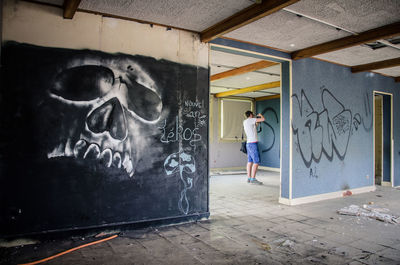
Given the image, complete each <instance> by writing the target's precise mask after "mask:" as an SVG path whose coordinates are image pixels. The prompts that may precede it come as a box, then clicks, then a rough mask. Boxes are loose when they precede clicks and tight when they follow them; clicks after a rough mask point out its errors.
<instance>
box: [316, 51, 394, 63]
mask: <svg viewBox="0 0 400 265" xmlns="http://www.w3.org/2000/svg"><path fill="white" fill-rule="evenodd" d="M396 57H400V50H398V49H395V48H390V47H385V48H380V49H376V50H373V49H371V48H370V47H367V46H354V47H351V48H347V49H343V50H338V51H334V52H330V53H325V54H321V55H318V56H315V58H319V59H323V60H327V61H330V62H335V63H338V64H344V65H348V66H354V65H360V64H367V63H371V62H377V61H383V60H388V59H392V58H396Z"/></svg>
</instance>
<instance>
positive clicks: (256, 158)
mask: <svg viewBox="0 0 400 265" xmlns="http://www.w3.org/2000/svg"><path fill="white" fill-rule="evenodd" d="M246 148H247V162H250V163H255V164H260V153H259V152H258V144H257V143H247V144H246Z"/></svg>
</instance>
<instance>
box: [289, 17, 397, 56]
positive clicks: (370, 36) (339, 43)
mask: <svg viewBox="0 0 400 265" xmlns="http://www.w3.org/2000/svg"><path fill="white" fill-rule="evenodd" d="M397 35H400V22H396V23H393V24H390V25H386V26H383V27H379V28H376V29H371V30H368V31H364V32H362V33H360V34H358V35H352V36H348V37H344V38H341V39H338V40H333V41H328V42H325V43H322V44H318V45H315V46H311V47H308V48H305V49H302V50H298V51H295V52H292V53H291V56H292V59H294V60H297V59H301V58H307V57H311V56H315V55H319V54H323V53H327V52H333V51H336V50H340V49H344V48H349V47H352V46H356V45H360V44H363V43H366V42H371V41H375V40H378V39H385V38H390V37H393V36H397Z"/></svg>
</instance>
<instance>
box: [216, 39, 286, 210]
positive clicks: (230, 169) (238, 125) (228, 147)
mask: <svg viewBox="0 0 400 265" xmlns="http://www.w3.org/2000/svg"><path fill="white" fill-rule="evenodd" d="M289 65H290V60H285V59H280V58H276V57H273V56H268V55H264V54H259V53H253V52H250V51H245V50H238V49H230V48H228V47H225V46H219V45H212V46H211V49H210V126H209V130H210V131H209V137H210V139H209V150H210V153H209V158H210V162H209V168H210V182H209V190H210V197H209V199H210V212H211V214H212V215H215V214H227V215H240V214H245V213H244V212H243V211H242V209H249V207H250V208H251V207H255V205H258V206H260V205H264V206H267V205H268V204H270V205H272V204H277V202H278V199H279V198H280V197H281V195H282V186H281V183H282V172H281V168H282V166H281V165H282V156H281V144H282V133H281V132H282V131H285V132H286V131H287V132H289V130H282V126H284V127H285V128H286V126H289V122H288V119H285V121H286V122H284V123H283V124H282V122H281V121H282V115H288V113H289V112H286V109H285V112H284V113H282V99H281V91H282V89H284V91H286V93H287V94H288V91H289V85H290V82H289V79H290V78H289V71H290V66H289ZM285 100H287V99H286V98H285ZM286 106H288V104H286ZM246 110H252V111H253V112H255V113H262V114H263V115H264V116H269V117H270V119H267V123H268V124H265V123H262V124H261V128H262V130H260V133H259V134H258V141H259V152H260V156H261V162H260V164H259V165H260V167H259V170H258V172H257V175H256V177H257V179H259V180H260V181H263V182H264V185H262V186H255V185H252V184H249V183H247V174H246V164H247V155H246V154H243V153H241V152H240V146H241V142H242V141H245V139H243V140H242V133H243V130H242V123H243V120H244V118H245V116H244V112H245V111H246ZM236 117H239V120H235V119H234V118H236ZM285 117H286V116H285ZM235 130H236V131H235ZM244 137H245V136H244ZM284 137H287V138H288V137H289V134H287V135H284ZM268 155H269V156H268ZM272 158H273V159H272ZM263 159H264V160H263ZM284 174H287V172H286V170H284ZM284 183H288V181H287V179H285V180H284ZM286 187H287V186H286V185H285V190H284V193H286V192H288V188H286ZM258 206H257V207H258Z"/></svg>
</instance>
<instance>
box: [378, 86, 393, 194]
mask: <svg viewBox="0 0 400 265" xmlns="http://www.w3.org/2000/svg"><path fill="white" fill-rule="evenodd" d="M392 102H393V101H392V94H389V93H383V92H374V150H375V151H374V163H375V165H374V177H375V178H374V179H375V182H374V183H375V185H382V186H390V187H392V186H393V131H392V127H393V110H392Z"/></svg>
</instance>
